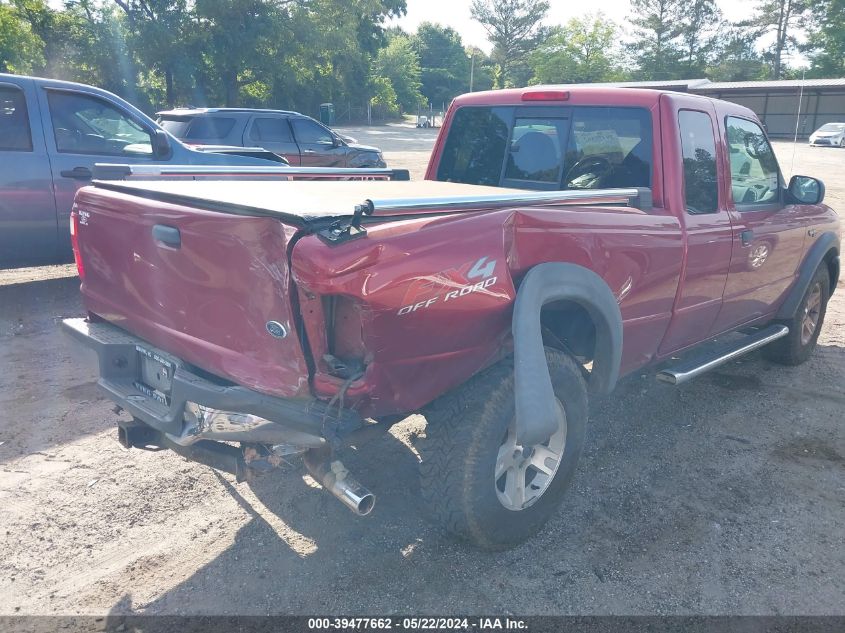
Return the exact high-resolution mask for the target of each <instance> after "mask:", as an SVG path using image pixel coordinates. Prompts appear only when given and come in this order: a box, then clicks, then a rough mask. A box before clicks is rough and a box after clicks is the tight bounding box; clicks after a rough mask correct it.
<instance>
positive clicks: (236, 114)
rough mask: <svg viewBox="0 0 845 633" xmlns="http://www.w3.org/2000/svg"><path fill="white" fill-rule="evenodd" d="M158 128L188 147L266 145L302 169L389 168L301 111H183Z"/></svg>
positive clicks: (166, 114)
mask: <svg viewBox="0 0 845 633" xmlns="http://www.w3.org/2000/svg"><path fill="white" fill-rule="evenodd" d="M157 120H158V124H159V125H161V127H163V128H164V129H165V130H167V131H168V132H170V133H171V134H172V135H173V136H175V137H176V138H178V139H179V140H181V141H183V142H184V143H187V144H197V145H209V144H212V145H237V146H240V147H263V148H264V149H266V150H269V151H271V152H274V153H276V154H279V155H281V156H284V157H285V158H286V159H287V160H288V162H289V163H290V164H291V165H301V166H303V167H386V166H387V164H386V163H385V161H384V157H383V156H382V153H381V150H379V149H378V148H377V147H369V146H367V145H359V144H358V143H355V142H350V141H352V139H347V138H345V137H342V136H341V135H339V134H338V133H337V132H334V131H333V130H330V129H329V128H327V127H326V126H324V125H323V124H322V123H318V122H317V121H315V120H314V119H312V118H311V117H307V116H305V115H304V114H299V113H298V112H290V111H287V110H255V109H248V108H179V109H175V110H166V111H162V112H158V113H157Z"/></svg>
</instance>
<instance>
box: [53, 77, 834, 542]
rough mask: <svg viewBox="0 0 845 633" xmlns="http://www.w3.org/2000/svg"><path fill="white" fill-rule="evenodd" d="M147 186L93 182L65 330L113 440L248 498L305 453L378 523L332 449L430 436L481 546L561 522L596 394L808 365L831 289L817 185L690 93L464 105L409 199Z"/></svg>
mask: <svg viewBox="0 0 845 633" xmlns="http://www.w3.org/2000/svg"><path fill="white" fill-rule="evenodd" d="M149 169H150V168H147V172H144V168H137V167H126V168H120V167H111V168H107V169H106V172H111V173H112V179H110V180H109V179H105V180H101V181H99V182H96V183H95V184H94V185H93V186H90V187H86V188H84V189H82V190H81V191H80V192H79V194H78V195H77V198H76V204H75V209H74V212H73V219H72V223H73V227H72V228H73V245H74V251H75V254H76V260H77V264H78V267H79V274H80V278H81V280H82V286H81V290H82V294H83V296H84V301H85V305H86V307H87V310H88V316H87V318H85V319H70V320H67V321H65V323H64V327H65V328H66V329H67V331H68V332H69V333H71V334H72V335H74V336H75V337H77V338H78V339H79V340H81V341H82V342H83V343H85V344H86V345H88V346H89V347H91V348H93V349H94V350H96V352H97V354H98V356H99V363H100V373H101V379H100V385H101V386H102V387H103V388H104V389H105V390H106V392H107V393H108V394H109V396H110V397H111V398H112V399H113V400H114V401H115V402H117V403H118V405H119V406H120V407H121V408H123V409H124V410H126V412H127V413H128V414H129V416H131V421H129V420H127V421H123V422H120V425H119V438H120V439H121V441H122V442H123V443H124V444H125V445H126V446H135V447H148V448H149V447H168V448H172V449H174V450H176V451H178V452H179V453H181V454H183V455H185V456H186V457H189V458H191V459H196V460H199V461H202V462H205V463H207V464H210V465H212V466H213V467H216V468H219V469H222V470H226V471H229V472H233V473H235V474H237V476H238V478H239V479H245V478H249V477H251V476H253V475H254V474H255V473H257V472H259V471H261V470H266V469H269V468H272V467H273V466H274V465H277V464H278V463H279V462H280V461H281V460H282V459H283V458H284V457H285V456H287V455H291V454H302V456H303V461H304V463H305V466H306V467H307V468H308V470H309V471H310V472H311V473H312V474H313V475H314V477H315V478H316V479H318V480H319V481H320V482H321V483H322V484H323V486H324V487H326V488H327V489H328V490H329V491H331V492H332V493H333V494H335V496H337V497H338V498H340V499H341V501H343V502H344V503H345V504H346V505H347V506H349V507H350V508H352V509H353V510H355V511H356V512H358V513H359V514H366V513H368V512H369V511H370V510H371V509H372V506H373V503H374V497H373V495H372V493H370V492H369V491H368V490H367V489H366V488H364V487H363V486H362V485H361V484H359V483H358V482H357V481H356V480H355V479H354V478H353V477H352V476H351V475H350V474H349V473H348V472H347V470H346V469H345V467H344V466H343V464H342V462H341V461H340V460H339V458H338V456H339V454H340V453H342V448H343V446H344V445H345V444H347V442H348V438H349V437H355V436H356V434H357V433H358V432H360V430H361V429H367V428H368V427H370V426H371V425H373V424H384V425H387V424H390V423H391V422H393V421H395V420H397V419H401V418H402V417H404V416H405V415H406V414H410V413H414V412H418V413H422V414H423V415H424V416H425V417H426V420H427V430H426V436H427V438H426V440H425V442H424V443H423V446H422V448H421V454H422V463H421V467H420V469H421V490H422V496H423V498H424V501H425V504H426V506H427V507H428V508H429V510H430V512H431V513H432V514H433V516H434V517H435V518H436V519H437V520H438V521H439V522H441V523H442V524H443V525H444V526H445V527H446V528H447V529H448V530H450V531H451V532H453V533H455V534H457V535H459V536H461V537H463V538H466V539H468V540H470V541H471V542H473V543H475V544H477V545H479V546H482V547H486V548H493V549H495V548H503V547H508V546H511V545H513V544H515V543H519V542H521V541H523V540H525V539H526V538H528V537H529V536H531V535H532V534H533V533H535V532H536V531H537V530H539V529H540V528H541V527H542V526H543V524H544V523H545V522H546V521H547V520H548V518H549V517H550V516H551V515H552V513H553V511H554V510H555V508H556V507H557V506H558V504H559V502H560V501H561V498H562V496H563V494H564V491H565V489H566V487H567V486H568V484H569V482H570V480H571V478H572V476H573V474H574V472H575V468H576V463H577V460H578V457H579V454H580V452H581V449H582V447H583V445H584V437H585V432H586V426H587V401H588V396H589V395H590V394H606V393H609V392H610V391H612V390H613V388H614V385H615V384H616V383H617V381H618V379H619V378H620V376H624V375H625V374H629V373H631V372H633V371H635V370H638V369H640V368H642V367H644V366H646V365H656V366H657V367H656V370H657V377H658V378H659V379H661V380H665V381H667V382H670V383H674V384H680V383H682V382H684V381H685V380H687V379H689V378H692V377H694V376H696V375H698V374H700V373H702V372H704V371H706V370H708V369H710V368H712V367H715V366H717V365H719V364H721V363H724V362H726V361H727V360H730V359H731V358H735V357H737V356H739V355H741V354H744V353H746V352H748V351H751V350H753V349H757V348H760V347H764V346H765V347H764V350H765V352H766V354H767V356H768V357H770V358H771V359H772V360H775V361H777V362H781V363H787V364H798V363H801V362H803V361H805V360H806V359H807V358H808V357H809V355H810V354H811V352H812V351H813V349H814V347H815V344H816V339H817V338H818V336H819V331H820V328H821V326H822V322H823V320H824V315H825V306H826V304H827V301H828V299H829V297H830V295H831V293H832V292H833V291H834V289H835V287H836V284H837V280H838V277H839V249H840V225H839V220H838V218H837V215H836V214H835V213H834V212H833V211H832V210H831V209H829V208H828V207H826V206H824V205H823V204H822V198H823V196H824V186H823V185H822V183H821V182H819V181H818V180H816V179H814V178H810V177H805V176H795V177H793V178H792V179H791V181H790V182H789V184H788V185H785V183H784V181H783V178H782V175H781V172H780V170H779V168H778V164H777V161H776V159H775V156H774V153H773V152H772V148H771V146H770V145H769V142H768V140H767V138H766V135H765V133H764V132H763V130H762V129H761V127H760V124H759V122H758V121H757V119H756V117H755V116H754V114H753V113H752V112H751V111H750V110H748V109H746V108H743V107H740V106H738V105H734V104H731V103H725V102H722V101H716V100H713V99H708V98H703V97H698V96H691V95H685V94H676V93H671V92H660V91H650V90H632V89H594V88H584V89H572V90H563V89H560V88H555V87H532V88H526V89H517V90H503V91H497V92H481V93H473V94H469V95H464V96H462V97H459V98H458V99H456V100H455V101H454V102H453V103H452V105H451V107H450V109H449V111H448V114H447V116H446V118H445V122H444V125H443V128H442V130H441V133H440V136H439V138H438V140H437V143H436V145H435V148H434V151H433V154H432V157H431V161H430V163H429V166H428V171H427V174H426V180H425V181H422V182H401V181H396V180H395V179H392V178H395V177H396V176H397V174H396V173H393V172H387V171H386V170H370V171H368V172H361V173H357V172H354V171H353V172H346V171H344V170H328V171H321V170H311V171H310V172H309V171H307V170H306V172H305V173H302V172H297V171H296V170H295V169H287V170H285V169H284V168H277V169H276V171H277V172H278V174H277V175H276V177H272V175H271V174H270V172H271V171H272V170H263V171H260V172H257V173H253V174H242V175H240V176H233V175H232V174H228V175H227V176H226V178H222V175H221V174H216V175H215V174H213V173H211V172H213V170H204V168H191V169H188V168H186V169H184V170H182V171H180V170H178V169H171V170H170V175H169V176H168V175H167V174H164V173H160V174H159V176H161V177H160V178H158V179H151V175H150V173H149ZM279 174H288V175H289V176H291V178H284V179H282V178H281V177H279ZM106 175H108V174H106ZM268 175H270V177H268ZM297 175H298V176H299V178H297ZM391 177H392V178H391ZM302 178H308V179H311V181H302ZM350 178H357V181H356V182H348V180H349V179H350ZM314 179H317V180H318V181H317V182H315V181H314ZM723 335H730V336H723ZM716 337H720V339H721V340H720V341H717V342H716V343H715V344H714V343H713V342H712V341H713V339H714V338H716ZM679 355H680V356H681V358H680V359H678V356H679ZM237 443H240V445H239V446H236V444H237Z"/></svg>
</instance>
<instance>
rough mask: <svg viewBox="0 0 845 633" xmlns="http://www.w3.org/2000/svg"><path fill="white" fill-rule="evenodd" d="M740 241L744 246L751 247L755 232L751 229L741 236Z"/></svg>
mask: <svg viewBox="0 0 845 633" xmlns="http://www.w3.org/2000/svg"><path fill="white" fill-rule="evenodd" d="M739 239H741V240H742V245H743V246H751V242H753V241H754V231H752V230H751V229H746V230H745V231H743V232H742V233H740V234H739Z"/></svg>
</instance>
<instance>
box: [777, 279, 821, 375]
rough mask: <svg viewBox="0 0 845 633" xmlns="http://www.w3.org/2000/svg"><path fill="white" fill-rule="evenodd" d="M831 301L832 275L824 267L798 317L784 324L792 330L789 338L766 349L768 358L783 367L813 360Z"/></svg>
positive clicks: (796, 314)
mask: <svg viewBox="0 0 845 633" xmlns="http://www.w3.org/2000/svg"><path fill="white" fill-rule="evenodd" d="M829 298H830V273H828V271H827V267H826V266H825V264H824V263H822V265H821V266H819V269H818V270H817V271H816V274H815V275H814V276H813V280H812V281H811V282H810V287H809V288H807V292H806V293H804V298H803V299H801V304H800V305H799V306H798V310H797V311H796V312H795V316H794V317H792V319H790V320H789V321H786V322H784V325H787V326H789V334H787V335H786V336H784V337H783V338H781V339H778V340H777V341H775V342H774V343H772V344H770V345H767V346H766V347H764V348H763V351H764V353H765V355H766V358H768V359H769V360H772V361H774V362H776V363H781V364H783V365H800V364H801V363H803V362H804V361H806V360H807V359H808V358H810V355H811V354H812V353H813V350H814V349H816V341H818V338H819V334H821V330H822V324H823V323H824V315H825V312H826V311H827V301H828V299H829Z"/></svg>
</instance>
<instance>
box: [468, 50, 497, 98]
mask: <svg viewBox="0 0 845 633" xmlns="http://www.w3.org/2000/svg"><path fill="white" fill-rule="evenodd" d="M464 51H465V52H466V56H467V57H468V58H469V60H470V74H471V75H472V77H471V79H472V90H473V91H476V90H491V89H492V88H493V86H494V85H496V82H495V74H496V63H495V62H494V61H493V59H492V58H491V57H490V56H489V55H487V54H486V53H485V52H484V51H483V50H481V49H480V48H478V47H477V46H467V47H466V48H465V49H464ZM467 87H468V88H469V86H467Z"/></svg>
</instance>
